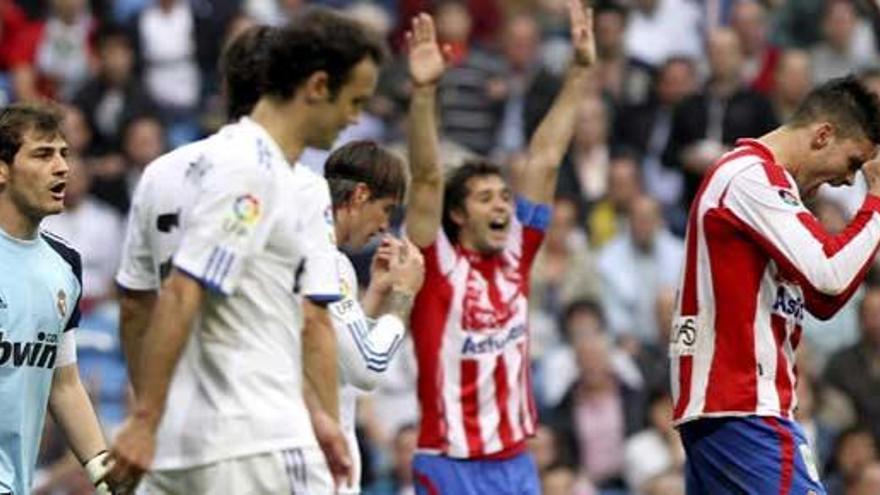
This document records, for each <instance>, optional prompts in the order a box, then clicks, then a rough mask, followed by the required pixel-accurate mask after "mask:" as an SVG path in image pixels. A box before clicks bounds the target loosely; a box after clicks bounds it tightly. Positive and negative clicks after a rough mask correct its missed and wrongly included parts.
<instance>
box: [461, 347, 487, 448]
mask: <svg viewBox="0 0 880 495" xmlns="http://www.w3.org/2000/svg"><path fill="white" fill-rule="evenodd" d="M479 374H480V363H479V361H476V360H474V359H462V361H461V415H462V420H463V421H464V433H465V436H466V437H467V444H468V452H469V455H470V456H471V457H475V456H480V455H482V454H483V438H482V437H481V436H480V400H479V390H480V389H479V383H478V378H479Z"/></svg>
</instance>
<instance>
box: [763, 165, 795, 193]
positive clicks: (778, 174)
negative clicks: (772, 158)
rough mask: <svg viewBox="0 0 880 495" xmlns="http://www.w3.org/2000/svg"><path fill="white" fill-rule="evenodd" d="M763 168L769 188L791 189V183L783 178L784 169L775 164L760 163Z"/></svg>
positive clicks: (786, 178)
mask: <svg viewBox="0 0 880 495" xmlns="http://www.w3.org/2000/svg"><path fill="white" fill-rule="evenodd" d="M761 165H763V167H764V173H765V174H767V180H769V181H770V185H771V186H775V187H781V188H783V189H791V182H789V181H788V177H786V176H785V169H784V168H782V167H780V166H779V165H776V164H775V163H768V162H766V161H764V162H761Z"/></svg>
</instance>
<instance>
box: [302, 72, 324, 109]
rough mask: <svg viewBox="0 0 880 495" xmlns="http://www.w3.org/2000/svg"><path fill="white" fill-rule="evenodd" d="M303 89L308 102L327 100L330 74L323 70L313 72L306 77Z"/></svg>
mask: <svg viewBox="0 0 880 495" xmlns="http://www.w3.org/2000/svg"><path fill="white" fill-rule="evenodd" d="M303 90H304V93H305V95H306V101H307V102H309V103H320V102H322V101H327V100H328V99H329V97H330V76H329V75H328V74H327V72H325V71H323V70H319V71H316V72H313V73H312V75H310V76H309V78H308V79H306V82H305V84H304V88H303Z"/></svg>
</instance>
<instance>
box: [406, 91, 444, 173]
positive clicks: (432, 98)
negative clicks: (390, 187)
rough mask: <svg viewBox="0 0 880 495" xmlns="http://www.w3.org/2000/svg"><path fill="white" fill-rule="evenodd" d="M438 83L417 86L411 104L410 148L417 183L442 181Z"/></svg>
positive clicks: (411, 167)
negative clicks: (438, 129) (438, 125)
mask: <svg viewBox="0 0 880 495" xmlns="http://www.w3.org/2000/svg"><path fill="white" fill-rule="evenodd" d="M436 112H437V86H436V85H433V84H430V85H425V86H419V87H416V88H415V89H414V90H413V95H412V100H411V101H410V104H409V136H408V140H407V141H408V151H409V160H410V170H411V172H412V181H413V182H414V183H435V182H438V181H440V180H442V175H441V172H440V166H439V163H438V162H439V151H438V146H439V144H438V143H439V136H438V133H437V116H436Z"/></svg>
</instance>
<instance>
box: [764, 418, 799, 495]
mask: <svg viewBox="0 0 880 495" xmlns="http://www.w3.org/2000/svg"><path fill="white" fill-rule="evenodd" d="M764 422H765V423H767V424H768V425H770V427H771V428H773V431H775V432H776V435H777V436H778V437H779V450H780V459H779V464H780V466H779V495H789V494H790V493H791V484H792V482H793V481H794V437H793V436H792V434H791V432H790V431H788V429H787V428H785V426H783V425H782V424H781V423H780V422H779V420H778V419H776V418H769V417H768V418H764Z"/></svg>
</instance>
